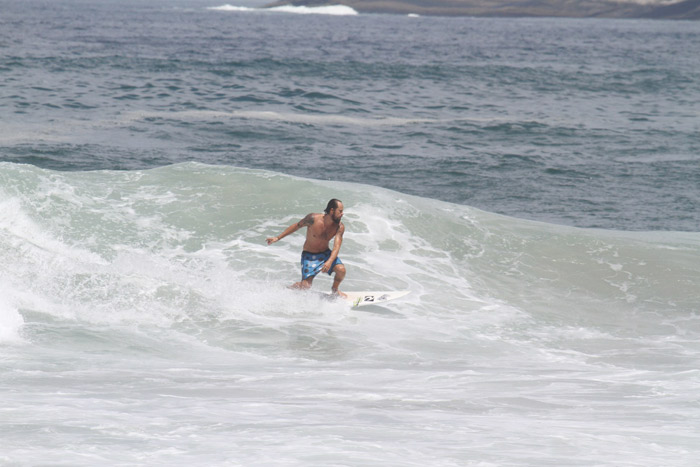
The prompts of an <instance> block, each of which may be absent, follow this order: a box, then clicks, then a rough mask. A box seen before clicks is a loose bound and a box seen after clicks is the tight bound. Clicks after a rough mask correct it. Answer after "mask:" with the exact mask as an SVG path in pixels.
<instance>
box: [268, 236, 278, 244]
mask: <svg viewBox="0 0 700 467" xmlns="http://www.w3.org/2000/svg"><path fill="white" fill-rule="evenodd" d="M279 241H280V238H279V237H269V238H268V239H267V244H268V245H272V244H273V243H275V242H279Z"/></svg>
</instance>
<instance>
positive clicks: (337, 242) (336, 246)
mask: <svg viewBox="0 0 700 467" xmlns="http://www.w3.org/2000/svg"><path fill="white" fill-rule="evenodd" d="M344 233H345V225H343V224H342V223H341V224H340V226H339V227H338V231H337V232H336V233H335V237H333V251H331V255H330V256H329V257H328V260H327V261H326V262H325V263H324V264H323V268H321V271H322V272H328V271H329V270H330V269H331V265H332V264H333V261H335V259H336V258H337V257H338V253H340V246H341V245H342V244H343V234H344Z"/></svg>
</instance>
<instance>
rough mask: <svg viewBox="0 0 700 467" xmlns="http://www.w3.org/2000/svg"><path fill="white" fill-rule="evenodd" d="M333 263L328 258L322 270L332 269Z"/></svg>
mask: <svg viewBox="0 0 700 467" xmlns="http://www.w3.org/2000/svg"><path fill="white" fill-rule="evenodd" d="M332 264H333V261H331V260H328V261H326V262H325V263H323V267H322V268H321V272H328V271H329V270H330V269H331V265H332Z"/></svg>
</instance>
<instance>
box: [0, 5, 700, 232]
mask: <svg viewBox="0 0 700 467" xmlns="http://www.w3.org/2000/svg"><path fill="white" fill-rule="evenodd" d="M223 3H224V2H216V1H206V2H205V1H185V0H182V1H177V2H170V1H169V2H166V1H149V2H134V1H110V2H88V1H78V0H60V1H56V2H42V1H33V0H30V1H26V2H14V1H2V2H0V11H1V12H2V13H1V16H0V89H1V90H2V91H1V92H0V121H2V126H1V127H0V160H3V161H10V162H17V163H28V164H34V165H37V166H40V167H42V168H51V169H58V170H64V171H84V170H96V169H125V170H129V169H140V168H148V167H157V166H162V165H168V164H173V163H177V162H183V161H199V162H204V163H208V164H224V165H229V166H240V167H248V168H263V169H268V170H273V171H279V172H283V173H287V174H293V175H299V176H303V177H309V178H317V179H324V180H326V179H327V180H342V181H355V182H361V183H367V184H373V185H378V186H382V187H387V188H391V189H394V190H398V191H401V192H404V193H409V194H414V195H418V196H422V197H429V198H435V199H441V200H446V201H450V202H455V203H460V204H465V205H469V206H475V207H478V208H481V209H484V210H487V211H491V212H497V213H503V214H507V215H510V216H516V217H522V218H529V219H536V220H543V221H547V222H554V223H562V224H568V225H574V226H581V227H601V228H606V229H615V230H687V231H697V230H698V227H697V226H698V222H699V221H700V210H698V209H697V205H698V202H699V201H700V183H699V181H700V137H699V131H700V117H699V116H698V109H700V57H699V56H698V54H697V51H698V50H700V30H698V28H697V24H696V23H693V22H670V21H637V20H634V21H632V20H619V21H618V20H615V21H613V20H594V19H591V20H567V19H477V18H408V17H403V16H389V15H359V16H330V15H301V14H289V13H272V12H256V11H221V10H212V9H208V8H207V7H216V6H220V5H222V4H223Z"/></svg>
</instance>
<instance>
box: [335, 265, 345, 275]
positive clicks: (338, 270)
mask: <svg viewBox="0 0 700 467" xmlns="http://www.w3.org/2000/svg"><path fill="white" fill-rule="evenodd" d="M333 271H334V272H335V277H336V279H342V278H343V277H345V266H344V265H342V264H338V265H336V267H335V268H333Z"/></svg>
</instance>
